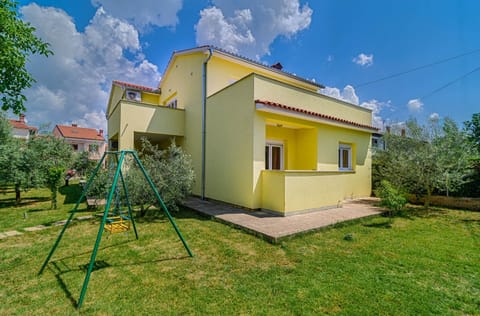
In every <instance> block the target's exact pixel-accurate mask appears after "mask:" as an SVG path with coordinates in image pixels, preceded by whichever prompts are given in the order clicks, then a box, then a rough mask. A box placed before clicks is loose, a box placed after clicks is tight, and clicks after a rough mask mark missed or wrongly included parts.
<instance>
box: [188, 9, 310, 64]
mask: <svg viewBox="0 0 480 316" xmlns="http://www.w3.org/2000/svg"><path fill="white" fill-rule="evenodd" d="M212 4H213V6H212V7H210V8H206V9H204V10H202V11H201V12H200V20H199V21H198V23H197V25H196V26H195V30H196V42H197V44H198V45H208V44H211V45H215V46H219V47H221V48H224V49H227V50H230V51H232V52H234V53H239V54H242V55H245V56H247V57H250V58H255V59H257V60H258V59H260V57H261V56H263V55H265V54H269V53H270V49H269V47H270V44H271V43H272V42H273V41H274V40H275V38H277V37H279V36H285V37H287V38H289V37H291V36H294V35H295V34H297V33H298V32H300V31H301V30H303V29H306V28H308V27H309V25H310V22H311V16H312V13H313V11H312V9H310V7H309V6H308V5H307V4H305V5H303V6H300V3H299V1H298V0H281V1H279V0H267V1H257V0H245V1H235V0H213V1H212Z"/></svg>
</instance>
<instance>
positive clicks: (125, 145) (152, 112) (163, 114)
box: [109, 100, 185, 150]
mask: <svg viewBox="0 0 480 316" xmlns="http://www.w3.org/2000/svg"><path fill="white" fill-rule="evenodd" d="M118 111H119V114H118V115H119V116H120V120H119V121H120V124H119V126H118V149H119V150H123V149H134V148H135V146H134V133H135V132H140V133H149V134H161V135H169V136H172V137H175V136H184V122H185V120H184V115H185V111H183V110H178V109H170V108H166V107H159V106H153V105H147V104H141V103H137V102H129V101H126V100H123V101H121V102H120V104H119V106H118ZM116 115H117V114H116V113H115V112H114V115H112V116H111V119H110V120H109V126H110V121H112V122H113V121H114V119H115V120H117V118H116ZM112 126H113V124H112ZM109 131H110V130H109Z"/></svg>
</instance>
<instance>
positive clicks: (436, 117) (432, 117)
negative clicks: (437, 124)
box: [428, 112, 440, 121]
mask: <svg viewBox="0 0 480 316" xmlns="http://www.w3.org/2000/svg"><path fill="white" fill-rule="evenodd" d="M428 118H429V119H430V120H432V121H438V120H440V114H438V113H436V112H434V113H432V114H430V116H429V117H428Z"/></svg>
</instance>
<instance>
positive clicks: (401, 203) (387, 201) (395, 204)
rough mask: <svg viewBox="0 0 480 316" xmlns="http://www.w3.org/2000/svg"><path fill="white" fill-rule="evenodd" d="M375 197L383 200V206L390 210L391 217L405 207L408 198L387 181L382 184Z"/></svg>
mask: <svg viewBox="0 0 480 316" xmlns="http://www.w3.org/2000/svg"><path fill="white" fill-rule="evenodd" d="M375 195H376V196H377V197H379V198H380V199H381V200H382V202H381V205H382V206H384V207H386V208H387V209H388V210H389V215H390V217H392V216H393V215H394V214H395V213H397V212H398V211H401V210H402V209H403V208H404V207H405V204H407V199H406V197H405V196H404V195H403V194H402V193H400V192H399V191H398V190H397V189H395V188H394V187H393V186H392V184H391V183H390V182H388V181H387V180H382V181H381V182H380V186H379V187H378V188H377V190H376V192H375Z"/></svg>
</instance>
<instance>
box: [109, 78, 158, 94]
mask: <svg viewBox="0 0 480 316" xmlns="http://www.w3.org/2000/svg"><path fill="white" fill-rule="evenodd" d="M113 84H116V85H118V86H121V87H127V88H132V89H137V90H141V91H147V92H158V89H157V88H151V87H146V86H141V85H138V84H133V83H128V82H124V81H119V80H113Z"/></svg>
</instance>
